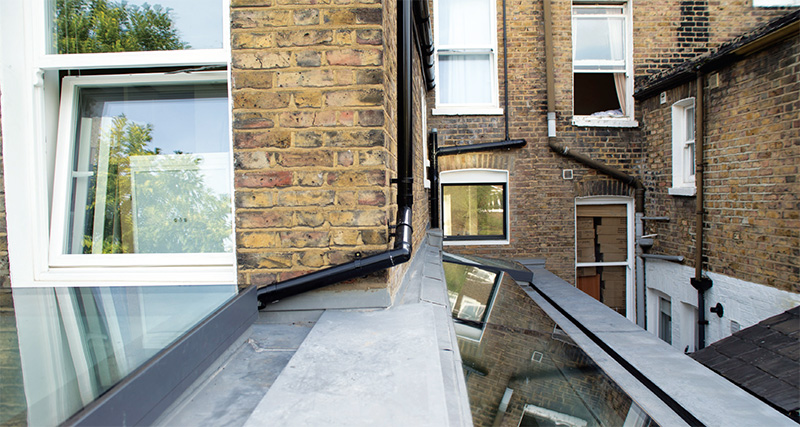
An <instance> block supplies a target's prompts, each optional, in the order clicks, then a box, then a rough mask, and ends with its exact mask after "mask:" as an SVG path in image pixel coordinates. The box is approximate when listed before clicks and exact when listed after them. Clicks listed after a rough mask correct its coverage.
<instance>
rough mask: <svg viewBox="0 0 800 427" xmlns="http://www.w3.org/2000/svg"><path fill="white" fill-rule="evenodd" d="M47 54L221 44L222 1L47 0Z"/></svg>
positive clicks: (216, 46)
mask: <svg viewBox="0 0 800 427" xmlns="http://www.w3.org/2000/svg"><path fill="white" fill-rule="evenodd" d="M48 1H49V3H48V10H49V11H50V16H51V17H52V21H51V24H50V36H49V38H50V40H51V43H50V48H49V49H50V51H49V53H97V52H132V51H157V50H181V49H220V48H222V22H223V19H222V12H223V11H222V1H220V0H155V1H149V0H128V1H123V0H120V1H114V0H48Z"/></svg>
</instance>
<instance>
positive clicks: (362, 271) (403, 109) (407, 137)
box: [258, 0, 413, 309]
mask: <svg viewBox="0 0 800 427" xmlns="http://www.w3.org/2000/svg"><path fill="white" fill-rule="evenodd" d="M411 4H412V0H398V2H397V69H398V74H399V76H398V79H397V89H398V94H399V96H398V125H397V179H396V180H392V182H395V183H397V205H398V210H397V225H396V229H395V233H394V248H393V249H390V250H388V251H386V252H382V253H379V254H375V255H371V256H368V257H366V258H364V259H357V260H355V261H351V262H348V263H345V264H341V265H337V266H334V267H329V268H326V269H324V270H320V271H316V272H313V273H310V274H306V275H303V276H300V277H295V278H293V279H289V280H285V281H283V282H280V283H274V284H271V285H268V286H266V287H263V288H261V289H259V290H258V306H259V309H262V308H264V307H266V306H267V304H269V303H272V302H275V301H278V300H280V299H283V298H287V297H290V296H293V295H298V294H301V293H303V292H307V291H311V290H314V289H319V288H322V287H325V286H328V285H332V284H335V283H338V282H341V281H344V280H349V279H354V278H357V277H362V276H365V275H367V274H370V273H374V272H376V271H380V270H384V269H386V268H390V267H393V266H395V265H398V264H402V263H404V262H406V261H408V260H409V259H411V252H412V247H411V242H412V235H413V229H412V227H411V218H412V216H411V205H412V203H413V190H412V187H411V184H412V182H413V175H412V173H413V170H412V165H411V161H412V157H411V156H410V151H411V148H412V144H411V137H412V136H413V133H412V131H411V130H412V127H411V125H412V123H411V120H412V117H413V105H412V103H411V96H412V90H411V89H412V80H411V66H412V62H411V54H412V50H411V49H412V19H413V16H412V10H411Z"/></svg>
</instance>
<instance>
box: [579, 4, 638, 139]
mask: <svg viewBox="0 0 800 427" xmlns="http://www.w3.org/2000/svg"><path fill="white" fill-rule="evenodd" d="M630 34H631V28H630V17H629V11H628V8H627V7H626V5H599V4H579V5H575V6H573V7H572V68H573V74H572V78H573V114H574V119H573V123H574V124H575V125H586V126H616V127H632V126H636V123H635V121H634V120H633V96H632V95H633V81H632V73H633V69H632V55H631V46H632V43H631V40H630Z"/></svg>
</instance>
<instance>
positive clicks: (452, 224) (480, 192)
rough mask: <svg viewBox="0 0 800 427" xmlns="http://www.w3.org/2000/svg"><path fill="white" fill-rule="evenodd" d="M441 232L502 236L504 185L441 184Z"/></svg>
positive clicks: (447, 234) (450, 235) (447, 233)
mask: <svg viewBox="0 0 800 427" xmlns="http://www.w3.org/2000/svg"><path fill="white" fill-rule="evenodd" d="M442 194H443V200H444V209H443V211H444V229H445V231H444V234H445V236H447V237H457V236H492V237H496V238H503V237H504V236H505V211H504V208H505V185H504V184H480V185H452V184H448V185H444V186H442Z"/></svg>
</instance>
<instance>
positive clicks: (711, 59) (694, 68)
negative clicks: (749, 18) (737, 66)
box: [633, 11, 800, 100]
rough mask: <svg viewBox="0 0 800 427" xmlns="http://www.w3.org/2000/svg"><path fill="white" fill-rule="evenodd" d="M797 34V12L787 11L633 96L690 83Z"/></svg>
mask: <svg viewBox="0 0 800 427" xmlns="http://www.w3.org/2000/svg"><path fill="white" fill-rule="evenodd" d="M798 33H800V11H794V12H790V13H787V14H785V15H783V16H780V17H778V18H775V19H773V20H772V21H770V22H769V23H767V24H766V25H764V26H762V27H759V28H757V29H755V30H753V31H751V32H749V33H747V34H745V35H743V36H741V37H739V38H737V39H736V40H733V41H731V42H729V43H726V44H724V45H722V46H721V47H720V48H719V49H718V50H717V51H716V52H714V53H712V54H709V55H705V56H701V57H699V58H697V59H694V60H691V61H688V62H685V63H683V64H681V65H679V66H678V68H676V69H674V71H672V72H669V73H666V74H662V75H661V77H655V78H654V79H651V80H650V81H649V82H648V83H646V84H645V85H644V87H642V88H640V89H639V90H637V91H636V92H635V93H634V94H633V97H634V98H636V99H638V100H644V99H648V98H650V97H653V96H655V95H657V94H658V93H660V92H663V91H665V90H667V89H671V88H673V87H675V86H679V85H682V84H684V83H688V82H691V81H692V80H694V79H695V77H696V76H697V73H699V72H702V73H704V74H710V73H713V72H714V71H717V70H719V69H721V68H723V67H725V66H728V65H730V64H732V63H734V62H737V61H740V60H741V59H742V58H744V57H746V56H748V55H752V54H754V53H757V52H760V51H762V50H764V49H766V48H768V47H770V46H772V45H774V44H776V43H779V42H781V41H783V40H785V39H787V38H789V37H793V36H796V35H797V34H798Z"/></svg>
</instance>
